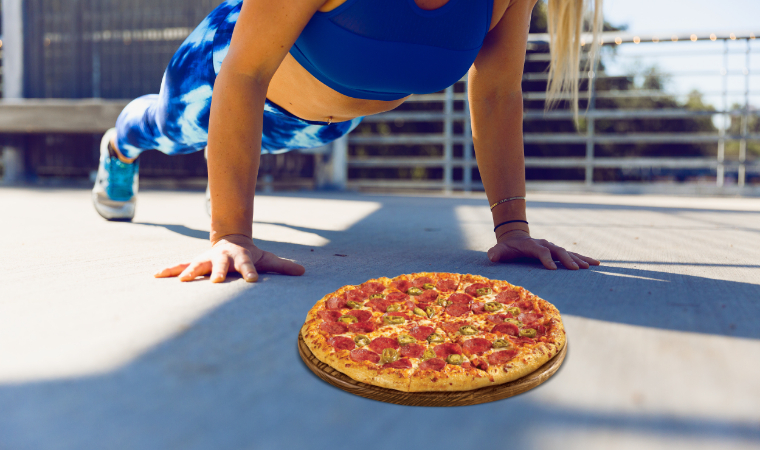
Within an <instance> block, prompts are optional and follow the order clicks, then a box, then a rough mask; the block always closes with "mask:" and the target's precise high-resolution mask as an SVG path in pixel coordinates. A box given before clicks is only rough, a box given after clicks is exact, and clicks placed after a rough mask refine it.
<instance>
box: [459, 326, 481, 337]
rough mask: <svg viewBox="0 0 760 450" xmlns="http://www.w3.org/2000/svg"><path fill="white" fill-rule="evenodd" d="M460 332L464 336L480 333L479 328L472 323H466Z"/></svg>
mask: <svg viewBox="0 0 760 450" xmlns="http://www.w3.org/2000/svg"><path fill="white" fill-rule="evenodd" d="M459 334H461V335H462V336H472V335H473V334H478V329H477V328H475V327H473V326H472V325H465V326H463V327H460V328H459Z"/></svg>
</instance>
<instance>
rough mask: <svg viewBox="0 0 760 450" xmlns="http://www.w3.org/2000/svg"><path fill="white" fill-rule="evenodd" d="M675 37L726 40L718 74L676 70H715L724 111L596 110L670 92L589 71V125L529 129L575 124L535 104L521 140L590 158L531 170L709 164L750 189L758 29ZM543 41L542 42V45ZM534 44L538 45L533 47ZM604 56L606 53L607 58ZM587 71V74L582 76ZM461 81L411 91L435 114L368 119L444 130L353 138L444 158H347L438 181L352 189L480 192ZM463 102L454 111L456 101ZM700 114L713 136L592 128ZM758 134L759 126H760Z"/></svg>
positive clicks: (611, 36) (616, 41)
mask: <svg viewBox="0 0 760 450" xmlns="http://www.w3.org/2000/svg"><path fill="white" fill-rule="evenodd" d="M529 39H530V40H531V41H534V42H541V41H544V42H545V41H547V40H548V37H547V36H545V35H531V36H530V38H529ZM668 40H669V41H670V42H682V43H683V44H682V45H686V43H689V42H696V41H700V40H702V41H704V40H709V41H723V42H724V43H725V44H726V45H724V48H723V50H722V54H723V57H724V64H723V65H722V66H721V67H716V68H715V70H713V71H709V70H706V71H701V72H693V73H689V72H681V73H680V74H679V75H686V74H693V75H700V76H704V75H717V76H720V77H721V79H722V80H723V81H722V90H721V91H720V96H721V98H722V108H721V109H720V110H693V109H686V108H666V109H612V108H606V109H599V108H597V107H596V104H597V101H598V100H599V99H631V98H634V99H635V98H656V97H672V96H673V94H672V93H668V92H666V91H664V90H645V89H637V90H626V91H621V90H599V89H598V84H599V82H600V80H605V79H615V78H623V77H630V76H631V75H630V74H623V75H614V74H608V73H605V72H603V71H593V70H592V71H590V72H589V74H588V87H589V90H588V92H586V93H583V94H582V95H581V97H582V98H583V99H585V106H587V109H586V110H585V111H581V119H582V122H584V123H585V129H583V130H581V131H580V132H546V131H542V132H530V131H527V130H528V129H529V128H530V126H529V125H530V123H531V122H555V121H565V122H567V121H571V120H572V119H573V113H572V112H571V111H568V110H558V111H549V112H546V111H544V109H543V108H541V109H535V108H534V109H531V108H529V107H526V110H525V112H524V120H525V123H526V132H525V133H524V142H525V144H526V147H527V146H528V145H530V144H547V145H553V146H568V145H578V144H580V145H584V146H585V156H583V157H526V161H525V164H526V168H578V169H583V171H584V176H583V182H584V184H585V185H586V186H591V185H592V184H594V183H595V177H594V172H595V169H599V168H612V169H630V168H664V169H707V170H711V171H712V170H714V171H715V173H716V176H715V179H716V184H717V186H718V187H722V186H723V185H724V183H725V179H726V178H725V174H726V170H727V169H733V170H735V171H736V172H737V184H738V185H739V186H740V187H743V186H745V184H746V181H747V170H748V169H760V162H758V160H749V159H748V156H747V144H748V142H750V141H760V133H750V132H749V127H748V125H749V123H750V119H751V118H752V117H756V116H758V115H759V114H760V112H759V111H758V110H756V109H752V108H751V105H750V96H751V93H750V77H751V76H752V75H753V74H752V72H751V70H750V67H751V65H750V56H751V54H752V53H753V50H752V42H753V41H754V40H755V35H754V34H753V33H746V34H743V35H736V34H733V33H726V34H724V35H715V34H711V35H687V36H677V35H676V36H670V37H668ZM736 40H743V41H745V42H746V47H745V50H744V51H743V53H744V55H745V64H744V67H743V68H742V70H740V71H729V70H727V66H728V56H729V55H730V54H731V53H732V52H731V51H730V50H729V46H728V45H727V44H728V42H730V41H736ZM643 41H650V42H655V43H656V42H658V41H659V39H658V37H657V36H636V35H621V34H620V33H604V34H603V35H602V36H601V43H602V44H603V45H605V46H620V45H631V44H632V45H637V44H639V43H641V42H643ZM539 46H540V44H539ZM535 47H536V45H534V48H535ZM548 58H549V54H548V53H547V52H545V51H539V52H534V53H531V52H529V53H528V55H527V57H526V73H525V74H524V80H525V81H526V82H530V81H536V80H543V81H546V80H547V74H546V73H545V72H529V71H527V67H528V65H529V64H530V63H531V62H547V61H548ZM603 59H604V58H603ZM584 75H585V74H584ZM735 75H740V76H743V77H744V90H743V92H742V93H741V94H742V96H743V107H741V108H738V109H731V108H729V107H728V94H729V91H728V88H727V79H728V77H729V76H735ZM758 75H760V74H758ZM460 84H461V85H464V86H463V88H460V89H459V90H461V91H462V92H458V93H455V90H456V86H453V87H450V88H449V89H447V90H446V91H445V92H444V93H442V94H441V93H436V94H430V95H419V96H413V97H412V98H411V99H410V100H409V102H420V103H422V102H424V103H426V104H429V105H435V104H437V105H439V106H438V111H424V112H419V111H404V112H400V111H394V112H389V113H384V114H379V115H377V116H373V117H368V118H366V119H365V122H370V123H392V122H397V121H435V122H441V123H442V128H443V131H442V132H440V133H432V134H412V135H405V134H392V135H381V134H377V133H375V134H373V135H361V134H357V133H354V134H352V135H350V136H349V146H350V147H351V148H356V147H357V146H363V145H372V146H395V145H423V144H436V145H440V146H441V147H442V151H441V152H440V156H437V157H425V158H420V157H416V158H409V157H390V158H389V157H364V158H362V157H356V156H353V157H350V158H349V159H348V162H347V164H348V168H349V170H350V169H356V168H382V167H405V166H406V167H427V168H439V169H441V171H442V177H441V178H440V179H436V180H418V181H413V180H389V179H385V180H371V179H358V178H354V179H352V180H350V182H349V185H350V186H352V187H354V188H432V189H443V190H445V191H451V190H454V189H462V190H464V191H472V190H480V189H482V184H480V183H479V182H477V180H475V179H474V177H473V170H472V169H473V167H474V165H475V161H474V156H473V149H472V135H471V128H470V118H469V114H467V113H466V111H468V106H467V96H466V80H462V81H461V82H460ZM523 98H524V100H525V103H526V106H527V105H531V104H536V103H538V104H539V105H541V106H542V105H543V101H544V100H545V99H546V94H545V91H543V90H541V91H538V92H535V91H534V92H524V93H523ZM456 103H459V106H458V107H456V108H455V104H456ZM678 118H687V119H696V118H718V119H719V120H718V121H719V122H720V127H719V129H718V130H717V132H714V133H704V132H701V133H696V132H688V131H685V132H678V133H672V132H671V133H663V132H656V133H655V132H648V133H604V134H601V133H599V132H598V130H597V127H596V126H595V125H596V124H597V123H598V122H599V121H602V120H616V121H619V120H636V119H647V120H651V119H660V120H669V119H678ZM729 118H739V119H740V122H741V126H740V129H739V130H738V133H729V132H728V123H729V121H730V120H729ZM455 124H461V126H459V127H458V128H459V130H460V131H459V132H458V133H454V131H453V130H454V128H455ZM758 131H760V130H758ZM732 141H735V142H738V143H739V155H738V158H737V159H735V160H730V161H729V160H727V159H726V152H725V149H726V144H727V143H729V142H732ZM602 144H608V145H609V144H613V145H615V144H617V145H619V144H639V145H641V144H713V145H715V156H714V157H709V158H708V157H690V158H683V157H598V156H597V155H596V154H595V153H596V152H595V149H596V147H597V146H599V145H602ZM456 145H460V146H462V152H461V156H460V157H454V152H453V148H454V146H456ZM457 168H461V176H458V177H457V179H456V180H455V177H454V173H455V169H457Z"/></svg>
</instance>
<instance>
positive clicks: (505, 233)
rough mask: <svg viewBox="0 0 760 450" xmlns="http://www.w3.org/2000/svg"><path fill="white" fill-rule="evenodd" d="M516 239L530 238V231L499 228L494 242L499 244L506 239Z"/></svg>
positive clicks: (526, 229)
mask: <svg viewBox="0 0 760 450" xmlns="http://www.w3.org/2000/svg"><path fill="white" fill-rule="evenodd" d="M517 237H530V230H529V229H528V228H527V227H525V228H512V229H507V230H502V229H501V228H500V229H499V230H497V232H496V242H497V243H501V242H504V241H506V240H508V239H514V238H517Z"/></svg>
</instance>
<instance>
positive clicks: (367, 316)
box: [346, 309, 372, 322]
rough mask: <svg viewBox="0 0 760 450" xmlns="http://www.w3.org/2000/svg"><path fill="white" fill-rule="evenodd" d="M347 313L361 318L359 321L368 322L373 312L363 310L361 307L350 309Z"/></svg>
mask: <svg viewBox="0 0 760 450" xmlns="http://www.w3.org/2000/svg"><path fill="white" fill-rule="evenodd" d="M346 315H350V316H354V317H356V318H357V319H358V320H359V322H366V321H368V320H369V319H371V318H372V313H371V312H369V311H364V310H361V309H357V310H353V311H349V312H347V313H346Z"/></svg>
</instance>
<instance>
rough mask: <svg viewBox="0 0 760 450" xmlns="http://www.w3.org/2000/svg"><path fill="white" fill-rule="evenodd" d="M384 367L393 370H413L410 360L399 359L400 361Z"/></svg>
mask: <svg viewBox="0 0 760 450" xmlns="http://www.w3.org/2000/svg"><path fill="white" fill-rule="evenodd" d="M383 367H390V368H391V369H411V368H412V362H411V361H409V360H408V359H399V360H398V361H393V362H392V363H388V364H385V365H384V366H383Z"/></svg>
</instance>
